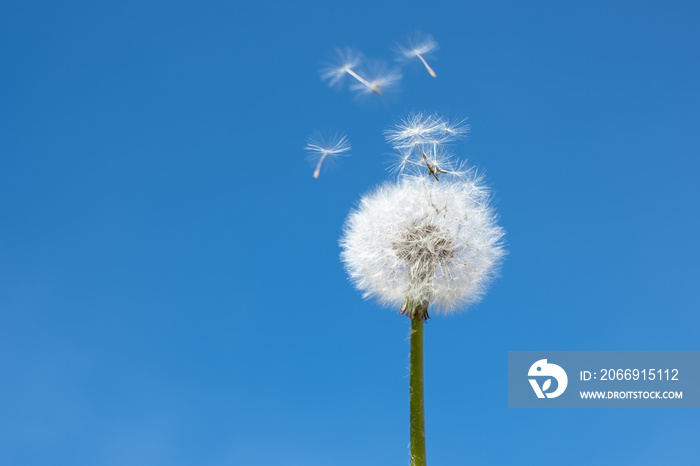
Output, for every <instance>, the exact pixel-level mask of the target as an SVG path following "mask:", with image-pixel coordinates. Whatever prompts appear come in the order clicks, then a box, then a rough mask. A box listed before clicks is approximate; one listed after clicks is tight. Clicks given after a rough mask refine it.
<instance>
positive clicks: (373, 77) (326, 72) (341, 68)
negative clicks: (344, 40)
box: [321, 49, 401, 95]
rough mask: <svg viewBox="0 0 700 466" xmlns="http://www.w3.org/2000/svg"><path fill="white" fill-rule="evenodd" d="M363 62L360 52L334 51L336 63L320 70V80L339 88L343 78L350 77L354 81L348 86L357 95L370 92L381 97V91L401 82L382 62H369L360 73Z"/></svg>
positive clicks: (396, 72)
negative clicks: (366, 67)
mask: <svg viewBox="0 0 700 466" xmlns="http://www.w3.org/2000/svg"><path fill="white" fill-rule="evenodd" d="M363 62H365V59H364V57H363V55H362V54H361V53H360V52H357V51H355V50H353V49H336V62H335V63H334V64H331V65H327V66H325V67H323V68H322V69H321V78H322V79H323V80H325V81H328V84H329V85H331V86H340V85H342V83H343V81H344V78H345V77H346V76H350V77H351V78H352V79H353V80H354V81H355V82H354V84H351V85H350V89H351V90H353V91H356V92H358V94H359V95H363V94H369V93H372V92H373V93H375V94H379V95H381V94H382V93H383V90H385V89H387V88H388V87H391V86H394V85H395V84H397V83H398V81H400V80H401V73H399V72H398V71H397V70H394V69H391V68H390V67H389V66H387V65H386V64H385V63H382V62H375V61H370V62H369V63H368V70H367V71H361V70H360V66H361V64H362V63H363Z"/></svg>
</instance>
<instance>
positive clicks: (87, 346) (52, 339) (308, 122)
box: [0, 1, 700, 466]
mask: <svg viewBox="0 0 700 466" xmlns="http://www.w3.org/2000/svg"><path fill="white" fill-rule="evenodd" d="M699 10H700V8H698V6H697V5H696V4H695V3H694V2H602V1H600V2H596V1H593V2H576V3H574V2H502V1H495V2H440V1H437V2H430V3H428V2H414V1H402V2H381V3H375V2H361V1H355V2H339V3H329V2H305V3H304V4H303V5H301V4H296V3H293V2H243V1H234V2H182V1H180V2H156V1H138V2H137V1H121V2H70V1H68V2H61V3H60V4H59V3H56V2H32V1H25V2H19V1H15V2H13V1H5V2H2V4H0V63H1V65H0V199H1V200H2V201H1V202H0V371H1V374H2V378H1V379H0V463H1V464H7V465H39V464H52V465H64V464H65V465H123V464H129V465H141V464H142V465H160V464H162V465H194V464H196V465H202V464H206V465H250V466H256V465H274V464H285V465H290V466H291V465H303V466H314V465H350V464H353V465H354V464H367V465H372V464H377V465H402V464H407V461H408V449H407V445H408V400H407V398H408V397H407V395H408V379H407V364H408V341H407V338H406V336H407V332H408V324H409V322H408V320H407V319H406V318H405V317H402V316H399V315H398V314H397V313H396V312H394V311H392V310H387V309H382V308H379V307H378V306H377V305H376V304H375V303H373V302H368V301H363V300H362V298H361V296H360V294H359V293H358V292H357V291H355V290H354V289H353V288H352V286H351V285H350V283H349V282H348V281H347V278H346V276H345V272H344V271H343V269H342V266H341V263H340V261H339V258H338V255H339V252H340V249H339V246H338V238H339V236H340V233H341V229H342V225H343V221H344V219H345V217H346V215H347V213H348V212H349V210H350V209H351V208H352V207H353V206H354V205H355V203H356V202H357V201H358V200H359V198H360V196H361V195H362V193H364V192H366V191H367V190H369V189H371V187H372V186H374V185H376V184H377V183H380V182H382V181H383V180H385V179H387V177H388V174H387V172H386V166H387V162H388V161H389V159H390V156H389V155H388V154H389V153H390V147H389V146H388V145H387V144H386V143H385V142H384V139H383V135H382V131H383V130H384V129H385V128H387V127H388V126H389V125H391V124H392V123H395V122H396V121H397V120H399V119H400V118H401V117H402V116H404V115H406V114H407V113H408V112H410V111H429V112H432V111H435V112H439V113H441V114H443V115H445V116H448V117H457V118H468V121H469V122H470V124H471V127H472V131H471V134H470V137H469V138H468V139H467V140H466V141H464V142H461V143H459V144H458V145H457V146H456V150H457V153H458V154H459V155H460V156H461V157H463V158H466V159H468V160H469V163H470V164H471V165H473V166H476V167H478V169H480V170H483V171H484V172H485V174H486V176H487V180H488V183H489V185H490V186H491V187H492V188H493V190H494V192H495V205H496V208H497V210H498V212H499V214H500V215H501V224H502V225H503V226H504V228H505V229H506V231H507V245H508V250H509V256H508V258H507V260H506V262H505V264H504V267H503V270H502V273H501V277H500V278H499V279H498V280H497V281H496V282H495V283H494V285H493V286H492V288H491V290H490V292H489V294H488V295H487V297H486V298H485V300H484V301H483V302H482V303H480V304H478V305H476V306H474V307H473V308H471V309H470V310H469V312H466V313H462V314H459V315H455V316H452V317H436V318H434V319H432V320H431V321H430V323H429V325H428V326H427V329H426V343H425V347H426V349H425V351H426V354H425V357H426V369H425V371H426V374H425V376H426V382H425V383H426V411H427V413H426V423H427V448H428V459H429V461H430V463H431V464H434V465H439V464H484V465H511V464H513V465H516V464H518V465H519V464H535V463H536V464H538V465H540V466H543V465H558V464H562V463H566V464H570V465H588V464H596V465H617V464H636V465H647V464H648V465H652V464H654V465H655V464H675V465H691V464H692V465H694V464H698V461H700V460H699V459H698V458H700V445H699V444H698V442H697V428H698V422H699V421H700V418H699V417H698V413H697V412H696V411H695V410H651V409H649V410H593V409H591V410H516V409H508V408H507V383H506V382H507V352H508V351H514V350H698V349H699V348H698V334H697V328H698V326H699V325H700V314H699V313H698V311H699V310H700V306H699V304H700V302H699V299H698V293H697V283H698V282H699V281H700V273H698V259H700V248H699V246H698V242H697V238H698V237H700V221H699V220H698V200H700V187H699V186H700V183H698V179H699V177H700V162H699V161H698V155H699V154H700V142H699V140H698V137H697V131H698V130H697V128H698V127H699V126H700V113H699V111H698V108H700V91H699V90H698V85H697V83H698V80H699V78H700V73H699V71H700V61H699V60H698V59H699V58H700V57H699V56H698V55H699V51H700V37H699V36H700V34H699V33H698V29H697V18H698V14H699V13H700V11H699ZM416 29H420V30H422V31H425V32H428V33H431V34H432V35H433V36H434V37H435V38H436V40H437V41H438V42H439V43H440V47H441V48H440V50H439V51H438V52H437V53H436V56H435V58H436V59H435V60H434V61H433V62H432V64H433V65H434V68H435V70H436V71H437V73H438V78H437V79H432V78H430V77H429V76H428V75H427V73H425V71H424V70H422V69H421V68H420V66H418V65H416V66H415V67H409V68H407V69H405V70H404V79H403V81H402V84H401V89H400V92H398V93H397V94H396V95H394V96H391V97H387V98H384V99H382V98H376V99H375V98H374V97H376V96H370V97H371V98H370V99H367V100H366V101H364V102H357V101H355V100H354V99H353V97H352V95H351V94H350V93H349V92H348V91H347V90H346V91H336V90H333V89H330V88H328V87H327V86H326V85H325V84H324V83H322V82H321V80H320V78H319V75H318V69H319V67H320V64H321V63H322V62H323V61H325V60H326V59H327V58H328V57H329V55H330V54H331V53H332V51H333V49H334V48H335V47H338V46H354V47H357V48H358V49H360V50H362V51H363V52H364V53H365V54H366V55H368V56H370V57H376V58H386V59H388V58H391V54H390V49H391V47H392V46H393V44H394V43H395V41H397V40H402V39H404V38H405V37H406V36H407V35H409V34H410V33H412V32H413V31H415V30H416ZM315 130H340V131H344V132H345V133H346V134H347V136H348V137H349V139H350V141H351V143H352V145H353V151H352V153H353V155H352V157H349V158H346V159H344V160H342V161H341V163H340V164H339V165H338V166H337V167H336V168H335V169H334V170H332V171H328V172H324V173H323V174H322V175H321V177H320V179H319V180H314V179H313V178H312V176H311V174H312V171H313V167H310V166H309V165H308V163H307V162H306V161H305V160H304V157H305V154H304V151H303V147H304V144H305V142H306V137H307V136H308V135H309V134H310V133H311V132H313V131H315Z"/></svg>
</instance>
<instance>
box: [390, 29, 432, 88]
mask: <svg viewBox="0 0 700 466" xmlns="http://www.w3.org/2000/svg"><path fill="white" fill-rule="evenodd" d="M437 49H438V43H437V42H436V41H435V39H433V37H432V36H431V35H429V34H422V33H416V34H415V36H413V37H412V38H410V39H409V40H408V46H407V47H405V46H402V45H397V52H398V59H399V60H400V61H410V60H413V59H414V58H416V57H417V58H418V59H419V60H420V61H421V63H423V66H425V69H426V70H428V73H430V76H432V77H433V78H437V74H436V73H435V70H433V68H432V67H431V66H430V65H429V64H428V62H427V60H426V57H429V56H430V54H431V53H432V52H434V51H436V50H437Z"/></svg>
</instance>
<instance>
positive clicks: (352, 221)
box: [340, 177, 505, 466]
mask: <svg viewBox="0 0 700 466" xmlns="http://www.w3.org/2000/svg"><path fill="white" fill-rule="evenodd" d="M489 198H490V196H489V192H488V190H487V189H486V188H485V187H484V186H483V183H482V182H481V180H480V179H478V178H468V177H463V178H461V179H455V180H450V181H440V182H436V181H435V180H432V179H430V178H427V177H420V178H419V177H403V178H400V179H399V180H398V181H397V182H394V183H387V184H384V185H382V186H381V187H379V188H378V189H377V190H376V191H374V192H372V193H370V194H368V195H366V196H364V197H363V198H362V200H361V201H360V205H359V207H358V208H357V209H356V210H354V211H353V212H351V213H350V215H349V216H348V218H347V220H346V223H345V228H344V233H343V237H342V238H341V240H340V244H341V247H342V253H341V259H342V261H343V263H344V265H345V268H346V270H347V272H348V274H349V276H350V279H351V280H352V282H353V283H354V284H355V286H356V287H357V288H358V289H359V290H360V291H362V292H363V294H364V297H365V298H375V299H377V300H378V301H379V302H380V303H381V304H384V305H388V306H393V307H395V308H400V309H401V313H402V314H406V315H407V316H408V317H410V318H411V334H410V340H411V352H410V375H409V386H410V391H409V403H410V454H411V465H413V466H418V465H425V420H424V419H425V417H424V402H423V324H424V321H425V320H426V319H427V318H429V316H428V307H429V306H430V307H431V309H434V310H435V312H436V313H438V314H439V313H444V314H447V313H451V312H456V311H460V310H464V309H465V306H467V305H469V304H473V303H476V302H477V301H479V300H480V299H481V298H482V296H483V295H484V293H485V291H486V288H487V286H488V285H489V283H490V282H491V281H492V279H493V278H494V276H495V274H496V272H497V270H498V267H499V264H500V263H501V261H502V259H503V256H504V254H505V250H504V248H503V241H502V239H503V234H504V232H503V230H502V229H501V227H499V226H498V225H497V223H496V215H495V213H494V211H493V209H492V208H491V206H490V202H489Z"/></svg>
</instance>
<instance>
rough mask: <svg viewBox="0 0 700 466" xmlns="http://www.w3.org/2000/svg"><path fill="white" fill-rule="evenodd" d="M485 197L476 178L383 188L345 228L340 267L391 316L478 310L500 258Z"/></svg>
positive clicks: (410, 180)
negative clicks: (426, 307) (394, 311)
mask: <svg viewBox="0 0 700 466" xmlns="http://www.w3.org/2000/svg"><path fill="white" fill-rule="evenodd" d="M489 197H490V195H489V191H488V189H486V188H485V187H484V185H483V184H482V182H481V180H480V179H478V178H475V177H473V176H472V177H462V178H461V179H458V180H457V179H456V180H452V181H440V182H437V181H435V180H433V179H431V178H427V177H421V178H417V177H403V178H401V179H399V181H398V182H396V183H386V184H384V185H382V186H380V187H379V188H378V189H377V190H376V191H374V192H372V193H370V194H368V195H366V196H364V197H363V198H362V200H361V201H360V205H359V207H358V208H357V209H356V210H354V211H353V212H351V213H350V215H349V216H348V218H347V221H346V224H345V228H344V233H343V237H342V238H341V241H340V244H341V247H342V253H341V259H342V261H343V263H344V264H345V268H346V270H347V272H348V274H349V276H350V279H351V280H352V282H353V283H354V284H355V286H356V287H357V288H358V289H359V290H360V291H362V292H363V294H364V297H365V298H375V299H377V300H378V301H379V302H380V303H381V304H383V305H386V306H395V307H396V308H399V307H401V306H402V305H404V304H405V303H406V302H413V303H430V305H431V308H433V309H435V310H437V312H438V313H445V314H447V313H450V312H454V311H458V310H463V309H464V308H465V306H467V305H469V304H473V303H476V302H477V301H479V300H480V299H481V298H482V296H483V295H484V293H485V291H486V288H487V287H488V285H489V283H490V282H491V281H492V279H493V278H494V276H495V274H496V273H497V272H498V268H499V265H500V263H501V261H502V259H503V257H504V255H505V249H504V247H503V241H502V240H503V235H504V231H503V229H502V228H501V227H499V226H498V225H497V223H496V219H497V218H496V214H495V212H494V210H493V209H492V208H491V206H490V202H489ZM409 315H410V312H409Z"/></svg>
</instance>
